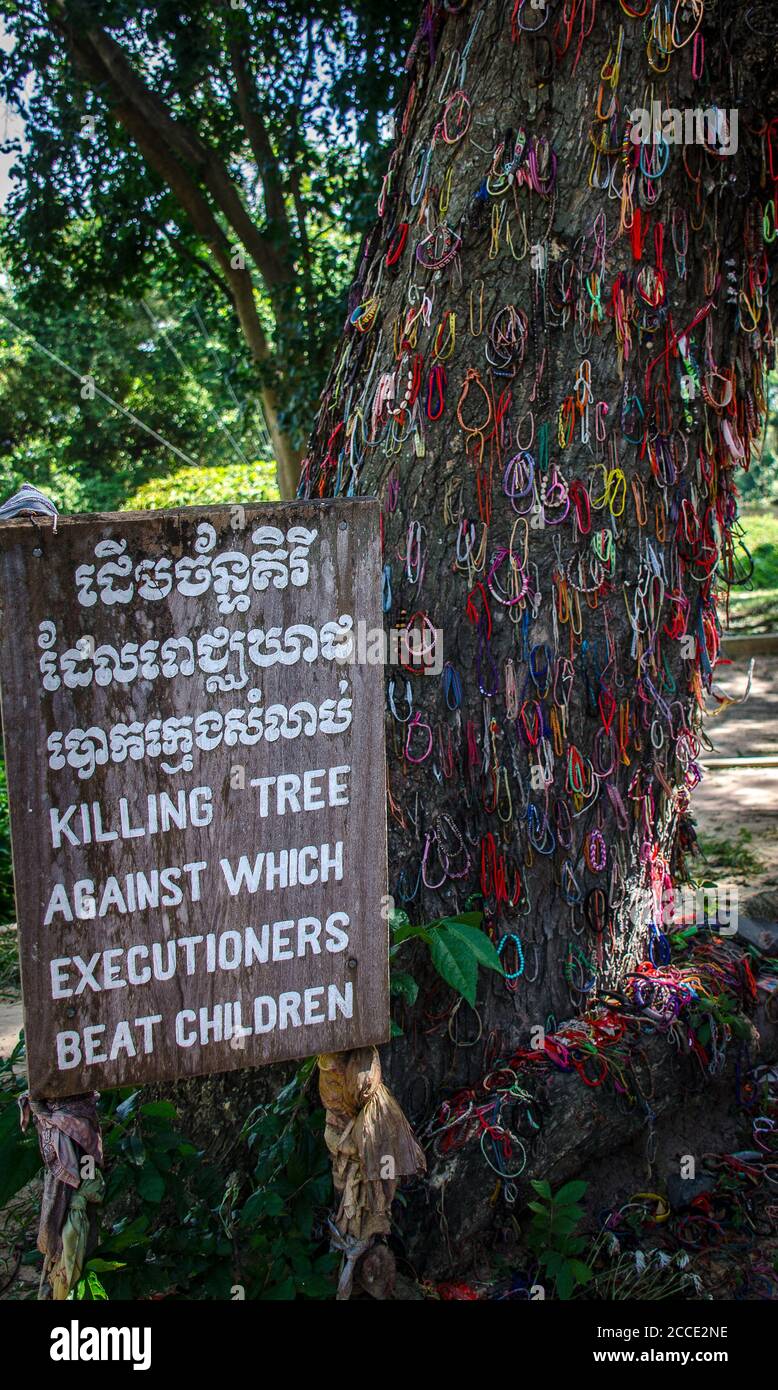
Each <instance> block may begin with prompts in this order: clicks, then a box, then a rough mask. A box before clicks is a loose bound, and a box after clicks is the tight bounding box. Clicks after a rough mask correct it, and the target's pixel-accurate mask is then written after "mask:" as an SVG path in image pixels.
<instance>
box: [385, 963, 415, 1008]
mask: <svg viewBox="0 0 778 1390" xmlns="http://www.w3.org/2000/svg"><path fill="white" fill-rule="evenodd" d="M390 992H391V993H392V994H396V995H399V997H400V998H401V999H406V1000H407V1001H408V1003H409V1004H415V1003H416V1000H417V999H418V997H419V985H418V982H417V981H416V980H414V978H413V976H412V975H409V974H408V972H407V971H405V970H393V971H392V976H391V982H390Z"/></svg>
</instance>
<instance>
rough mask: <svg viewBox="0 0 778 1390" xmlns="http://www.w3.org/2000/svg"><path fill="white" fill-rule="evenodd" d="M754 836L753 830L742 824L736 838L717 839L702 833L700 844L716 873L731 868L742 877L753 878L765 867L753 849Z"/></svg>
mask: <svg viewBox="0 0 778 1390" xmlns="http://www.w3.org/2000/svg"><path fill="white" fill-rule="evenodd" d="M753 838H754V837H753V835H752V833H751V831H750V830H746V828H745V826H742V827H741V828H740V830H739V831H738V834H737V839H736V840H717V839H716V838H715V837H714V836H712V835H700V837H699V839H698V844H699V847H700V851H701V854H702V857H703V859H704V860H705V863H706V866H707V867H708V868H709V869H713V870H714V871H715V872H716V873H721V871H722V869H730V870H732V871H734V872H735V873H736V874H737V875H738V877H740V878H744V879H751V878H753V877H754V876H755V875H756V874H760V873H762V871H763V869H764V867H765V866H764V863H763V862H762V860H761V859H760V858H759V856H758V855H757V854H754V851H753V850H752V849H751V841H752V840H753Z"/></svg>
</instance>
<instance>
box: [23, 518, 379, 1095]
mask: <svg viewBox="0 0 778 1390" xmlns="http://www.w3.org/2000/svg"><path fill="white" fill-rule="evenodd" d="M380 569H381V566H380V550H379V536H378V505H377V503H375V502H372V501H362V500H360V501H356V500H355V501H341V502H322V503H307V502H306V503H290V504H281V505H276V506H260V507H245V508H244V507H238V506H235V507H211V508H186V509H183V510H179V511H174V512H145V513H133V514H131V513H126V514H117V515H110V516H88V517H72V518H61V519H59V521H58V522H57V526H56V531H55V530H54V528H53V525H52V522H51V521H50V520H49V519H48V518H36V519H35V521H34V522H33V521H29V520H25V521H13V522H8V523H3V524H1V525H0V597H1V600H2V645H1V646H0V678H1V680H2V712H3V729H4V737H5V752H6V764H7V770H8V783H9V794H10V806H11V832H12V840H13V861H14V872H15V876H16V902H17V911H18V921H19V934H20V943H21V962H22V989H23V994H24V1009H25V1030H26V1036H27V1054H28V1065H29V1079H30V1087H31V1090H32V1092H33V1094H36V1095H40V1096H63V1095H73V1094H76V1093H78V1092H80V1091H85V1090H90V1089H93V1088H94V1089H96V1090H100V1089H102V1088H105V1087H109V1086H113V1085H118V1084H127V1083H131V1084H136V1083H143V1082H149V1081H159V1080H162V1079H173V1078H177V1077H186V1076H196V1075H199V1074H203V1073H206V1072H215V1071H228V1070H231V1069H233V1068H236V1067H247V1066H256V1065H258V1064H260V1063H263V1062H271V1061H277V1060H282V1059H286V1058H292V1057H304V1056H309V1055H311V1054H312V1053H316V1052H319V1051H339V1050H342V1049H347V1048H352V1047H359V1046H362V1045H364V1044H366V1043H371V1042H381V1041H384V1040H385V1039H386V1038H387V1037H388V1033H389V1013H388V961H387V956H388V941H387V924H386V921H385V915H386V914H385V912H383V906H384V902H383V900H384V899H385V894H386V813H385V805H386V803H385V761H384V728H383V672H382V666H381V660H380V655H378V654H377V649H376V642H375V640H373V641H371V640H370V637H371V635H374V634H376V633H378V634H380V633H381V629H382V618H381V605H380ZM371 655H372V657H373V658H374V659H373V660H372V661H371V660H370V659H369V658H370V656H371Z"/></svg>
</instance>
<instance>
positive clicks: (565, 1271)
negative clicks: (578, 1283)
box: [556, 1262, 575, 1300]
mask: <svg viewBox="0 0 778 1390" xmlns="http://www.w3.org/2000/svg"><path fill="white" fill-rule="evenodd" d="M574 1288H575V1275H574V1273H573V1270H572V1268H571V1266H570V1263H569V1262H566V1263H565V1264H563V1265H562V1268H561V1269H560V1270H559V1273H558V1274H557V1276H556V1291H557V1293H558V1294H559V1297H560V1298H561V1299H562V1300H566V1299H568V1298H569V1297H570V1295H571V1293H572V1292H573V1289H574Z"/></svg>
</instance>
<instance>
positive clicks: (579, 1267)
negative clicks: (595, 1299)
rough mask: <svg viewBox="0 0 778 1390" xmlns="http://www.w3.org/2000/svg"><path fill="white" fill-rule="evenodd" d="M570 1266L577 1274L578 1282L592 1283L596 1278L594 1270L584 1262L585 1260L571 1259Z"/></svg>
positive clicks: (575, 1274) (576, 1280)
mask: <svg viewBox="0 0 778 1390" xmlns="http://www.w3.org/2000/svg"><path fill="white" fill-rule="evenodd" d="M570 1268H571V1270H572V1271H573V1274H574V1276H575V1282H576V1284H590V1283H591V1281H592V1279H593V1278H594V1273H593V1271H592V1270H591V1269H590V1268H589V1266H588V1265H585V1264H584V1262H583V1260H571V1261H570Z"/></svg>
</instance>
